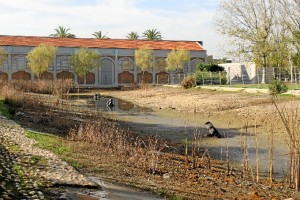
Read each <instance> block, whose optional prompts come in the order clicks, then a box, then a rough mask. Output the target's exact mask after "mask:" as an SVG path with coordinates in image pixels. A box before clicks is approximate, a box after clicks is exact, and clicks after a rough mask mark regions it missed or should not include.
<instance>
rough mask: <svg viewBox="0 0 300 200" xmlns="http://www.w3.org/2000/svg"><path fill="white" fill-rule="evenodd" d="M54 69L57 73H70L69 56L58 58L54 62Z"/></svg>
mask: <svg viewBox="0 0 300 200" xmlns="http://www.w3.org/2000/svg"><path fill="white" fill-rule="evenodd" d="M56 69H57V71H70V70H71V62H70V56H60V57H58V58H57V60H56Z"/></svg>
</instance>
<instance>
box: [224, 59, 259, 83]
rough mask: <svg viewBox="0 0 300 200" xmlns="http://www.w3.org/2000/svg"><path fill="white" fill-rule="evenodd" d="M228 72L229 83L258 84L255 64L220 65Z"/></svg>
mask: <svg viewBox="0 0 300 200" xmlns="http://www.w3.org/2000/svg"><path fill="white" fill-rule="evenodd" d="M219 65H220V66H222V67H224V69H225V71H226V72H227V79H228V82H230V83H234V82H238V83H241V82H244V83H256V82H257V80H256V79H257V77H256V66H255V63H253V62H243V63H224V64H219Z"/></svg>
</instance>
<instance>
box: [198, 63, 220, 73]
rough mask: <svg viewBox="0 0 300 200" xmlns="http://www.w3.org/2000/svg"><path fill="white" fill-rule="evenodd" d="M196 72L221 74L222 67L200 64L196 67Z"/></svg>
mask: <svg viewBox="0 0 300 200" xmlns="http://www.w3.org/2000/svg"><path fill="white" fill-rule="evenodd" d="M197 71H202V72H203V71H206V72H222V71H224V67H222V66H219V65H216V64H205V63H200V64H199V65H198V66H197Z"/></svg>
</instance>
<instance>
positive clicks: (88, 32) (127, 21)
mask: <svg viewBox="0 0 300 200" xmlns="http://www.w3.org/2000/svg"><path fill="white" fill-rule="evenodd" d="M219 2H220V0H0V27H1V28H0V35H26V36H49V35H50V34H52V33H55V31H54V29H55V28H57V27H58V26H63V27H65V28H70V31H69V32H70V33H72V34H75V35H76V37H78V38H80V37H84V38H91V37H93V36H92V34H93V33H94V32H96V31H102V32H103V33H104V34H105V33H106V34H107V36H108V37H109V38H113V39H125V38H126V35H127V33H129V32H130V31H135V32H138V33H139V34H140V35H142V33H143V32H144V31H145V30H147V29H153V28H154V29H157V30H159V31H160V32H161V34H162V36H163V39H165V40H195V41H203V43H204V48H205V49H206V50H207V54H208V55H214V57H215V58H222V57H225V53H223V52H222V51H221V50H220V49H221V48H220V47H222V45H223V44H222V39H220V36H219V35H217V33H216V32H215V30H214V27H213V17H214V15H215V13H216V9H217V7H218V4H219Z"/></svg>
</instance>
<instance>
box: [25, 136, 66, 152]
mask: <svg viewBox="0 0 300 200" xmlns="http://www.w3.org/2000/svg"><path fill="white" fill-rule="evenodd" d="M26 136H27V137H29V138H32V139H34V140H35V141H37V144H35V145H36V146H38V147H40V148H43V149H48V150H49V151H52V152H53V153H55V154H58V155H67V154H69V153H71V148H70V147H68V146H66V145H64V143H63V140H62V139H61V138H60V137H58V136H54V135H50V134H46V133H37V132H32V131H26Z"/></svg>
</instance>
